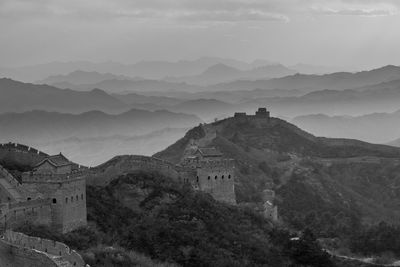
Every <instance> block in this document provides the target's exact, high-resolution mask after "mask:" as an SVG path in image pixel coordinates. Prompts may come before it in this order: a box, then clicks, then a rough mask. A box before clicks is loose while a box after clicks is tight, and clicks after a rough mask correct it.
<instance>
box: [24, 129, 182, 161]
mask: <svg viewBox="0 0 400 267" xmlns="http://www.w3.org/2000/svg"><path fill="white" fill-rule="evenodd" d="M187 130H188V128H165V129H161V130H156V131H153V132H150V133H147V134H142V135H133V133H131V132H126V133H125V134H126V135H110V136H97V137H69V138H65V139H57V140H36V141H34V140H31V141H30V142H29V143H28V144H29V145H30V146H32V147H36V148H38V149H40V150H41V151H46V152H47V153H49V154H58V153H60V151H62V153H63V154H64V155H66V156H67V157H68V158H70V159H71V160H73V161H74V162H79V163H80V164H83V165H85V166H97V165H99V164H101V163H103V162H106V161H107V160H110V159H111V158H113V157H115V156H116V155H131V154H135V155H145V156H150V155H152V154H154V153H156V152H157V151H159V150H160V148H163V147H167V146H168V145H170V144H171V143H173V142H175V141H176V140H178V139H179V138H181V137H182V136H183V135H184V134H185V132H186V131H187Z"/></svg>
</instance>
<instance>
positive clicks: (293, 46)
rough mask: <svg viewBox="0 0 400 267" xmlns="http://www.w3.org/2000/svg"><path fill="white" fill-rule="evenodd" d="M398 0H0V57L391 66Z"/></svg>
mask: <svg viewBox="0 0 400 267" xmlns="http://www.w3.org/2000/svg"><path fill="white" fill-rule="evenodd" d="M399 9H400V0H0V65H1V66H15V65H26V64H36V63H44V62H51V61H72V60H90V61H97V62H98V61H106V60H113V61H120V62H124V63H133V62H137V61H140V60H157V59H159V60H179V59H194V58H198V57H201V56H219V57H228V58H235V59H240V60H246V61H251V60H254V59H268V60H272V61H279V62H282V63H284V64H295V63H298V62H304V63H312V64H319V65H336V66H357V67H362V68H369V67H374V66H379V65H385V64H398V65H400V15H399Z"/></svg>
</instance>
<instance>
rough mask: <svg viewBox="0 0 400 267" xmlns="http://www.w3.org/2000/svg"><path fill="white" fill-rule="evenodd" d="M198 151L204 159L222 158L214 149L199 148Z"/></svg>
mask: <svg viewBox="0 0 400 267" xmlns="http://www.w3.org/2000/svg"><path fill="white" fill-rule="evenodd" d="M198 151H199V152H200V154H202V155H203V156H204V157H220V156H222V153H221V152H219V151H218V150H217V149H216V148H215V147H202V148H199V149H198Z"/></svg>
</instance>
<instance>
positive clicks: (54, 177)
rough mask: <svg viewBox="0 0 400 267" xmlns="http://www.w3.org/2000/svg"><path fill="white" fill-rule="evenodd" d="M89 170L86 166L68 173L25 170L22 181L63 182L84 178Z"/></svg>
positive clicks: (24, 182) (25, 182)
mask: <svg viewBox="0 0 400 267" xmlns="http://www.w3.org/2000/svg"><path fill="white" fill-rule="evenodd" d="M88 171H89V169H87V168H85V169H82V170H81V171H74V172H71V173H66V174H54V173H35V172H25V173H23V174H22V183H23V184H29V183H62V182H68V181H74V180H78V179H83V178H84V177H85V176H86V175H87V173H88Z"/></svg>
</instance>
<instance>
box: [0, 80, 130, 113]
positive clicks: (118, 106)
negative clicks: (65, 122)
mask: <svg viewBox="0 0 400 267" xmlns="http://www.w3.org/2000/svg"><path fill="white" fill-rule="evenodd" d="M0 95H1V98H0V112H12V111H18V112H21V111H29V110H34V109H42V110H47V111H60V112H71V113H79V112H84V111H89V110H102V111H110V112H115V111H123V110H126V109H128V108H129V107H128V106H127V105H125V104H124V103H123V102H121V101H120V100H118V99H116V98H114V97H112V96H110V95H108V94H107V93H105V92H104V91H102V90H99V89H94V90H91V91H88V92H78V91H73V90H69V89H65V90H62V89H59V88H56V87H52V86H48V85H35V84H30V83H22V82H18V81H14V80H10V79H0Z"/></svg>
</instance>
